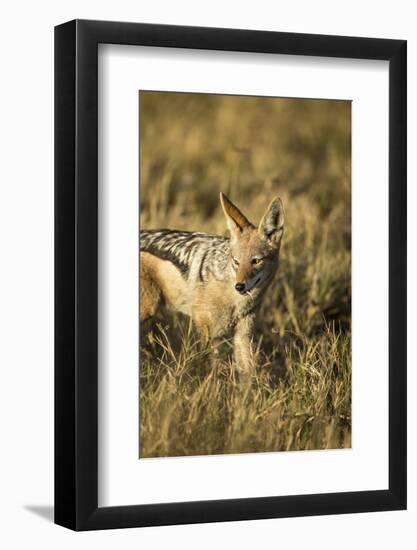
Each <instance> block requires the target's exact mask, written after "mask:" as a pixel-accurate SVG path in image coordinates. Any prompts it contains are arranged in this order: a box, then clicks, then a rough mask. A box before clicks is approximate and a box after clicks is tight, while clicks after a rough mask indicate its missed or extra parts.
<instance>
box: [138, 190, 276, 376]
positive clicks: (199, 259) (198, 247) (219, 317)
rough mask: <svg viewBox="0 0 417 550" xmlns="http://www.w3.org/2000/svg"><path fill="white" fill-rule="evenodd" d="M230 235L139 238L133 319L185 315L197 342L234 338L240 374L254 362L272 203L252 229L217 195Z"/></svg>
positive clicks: (268, 273)
mask: <svg viewBox="0 0 417 550" xmlns="http://www.w3.org/2000/svg"><path fill="white" fill-rule="evenodd" d="M220 202H221V205H222V207H223V211H224V214H225V216H226V220H227V225H228V228H229V231H230V238H227V237H220V236H217V235H209V234H207V233H194V232H187V231H174V230H170V229H161V230H143V231H141V234H140V320H141V321H146V320H147V319H150V318H151V317H152V316H153V315H155V313H156V312H157V311H158V309H159V308H160V307H161V306H168V307H169V308H171V309H173V310H175V311H180V312H182V313H184V314H186V315H188V316H190V317H191V319H192V320H193V322H194V324H195V326H196V328H197V330H198V332H199V334H200V337H201V340H202V342H204V343H205V344H207V343H209V342H210V341H211V340H215V339H220V338H224V337H225V336H228V335H230V334H233V335H234V342H233V344H234V356H235V361H236V365H237V367H238V368H239V369H240V370H243V371H246V372H247V371H248V370H249V369H250V368H251V366H252V365H253V364H254V361H255V349H256V347H255V345H254V320H255V317H256V314H257V312H258V310H259V306H260V303H261V300H262V297H263V295H264V293H265V290H266V289H267V287H268V286H269V284H270V282H271V280H272V278H273V276H274V274H275V273H276V272H277V269H278V261H279V251H280V246H281V239H282V236H283V232H284V212H283V207H282V202H281V200H280V199H278V198H276V199H274V200H273V201H272V202H271V204H270V205H269V207H268V209H267V211H266V212H265V214H264V216H263V218H262V220H261V222H260V223H259V227H255V226H254V225H253V224H252V223H251V222H250V221H249V220H248V219H247V218H246V217H245V216H244V215H243V214H242V212H241V211H240V210H239V209H238V208H237V207H236V206H235V205H234V204H233V203H232V202H231V201H230V200H229V199H228V198H227V197H226V195H224V194H223V193H220Z"/></svg>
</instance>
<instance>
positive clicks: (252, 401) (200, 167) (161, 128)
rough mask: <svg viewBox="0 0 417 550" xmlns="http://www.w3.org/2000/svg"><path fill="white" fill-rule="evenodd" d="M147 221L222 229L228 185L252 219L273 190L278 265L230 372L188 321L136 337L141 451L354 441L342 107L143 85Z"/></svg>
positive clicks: (225, 358) (175, 320)
mask: <svg viewBox="0 0 417 550" xmlns="http://www.w3.org/2000/svg"><path fill="white" fill-rule="evenodd" d="M140 103H141V111H140V112H141V151H140V153H141V165H140V166H141V220H140V226H141V228H158V227H170V228H173V229H187V230H198V231H206V232H213V233H217V234H224V233H225V221H224V218H223V215H222V212H221V209H220V206H219V202H218V193H219V191H220V190H222V191H224V192H226V193H227V194H228V195H229V196H230V197H231V198H232V200H234V201H235V202H236V203H237V204H238V205H239V206H240V207H241V208H242V210H243V211H244V212H245V213H246V214H247V215H248V217H249V218H250V219H251V220H252V221H253V222H255V223H256V222H257V221H258V220H259V218H260V216H261V214H262V212H263V210H264V209H265V208H266V206H267V204H268V203H269V201H270V199H271V198H272V197H273V196H275V195H279V196H281V198H282V199H283V202H284V207H285V212H286V229H285V231H286V232H285V235H284V241H283V246H282V251H281V266H280V271H279V273H278V276H277V278H276V280H275V282H274V283H273V284H272V285H271V288H270V289H269V291H268V293H267V296H266V299H265V301H264V304H263V306H262V310H261V314H260V316H259V326H258V332H259V335H260V337H261V340H262V350H263V352H262V362H261V364H260V365H259V368H258V369H257V372H256V373H255V374H254V376H253V377H252V379H251V381H250V382H242V381H239V380H238V379H237V375H236V371H235V368H234V365H233V363H232V360H231V357H230V351H231V345H230V342H227V341H225V342H224V343H223V344H222V345H221V347H220V350H219V351H220V356H219V360H218V361H217V364H216V366H215V367H209V361H208V358H207V353H206V352H204V351H202V350H201V348H200V346H199V343H198V340H197V338H196V335H195V333H194V332H193V330H192V326H191V323H190V322H189V320H188V319H186V318H184V317H181V316H179V315H168V316H165V317H163V318H162V317H161V318H159V319H158V320H157V321H156V322H155V324H154V325H153V327H152V328H151V330H150V332H148V333H146V334H145V333H143V334H142V335H141V336H142V338H141V342H142V344H141V354H140V456H141V457H154V456H180V455H200V454H219V453H240V452H259V451H282V450H302V449H324V448H342V447H349V446H350V441H351V319H350V300H351V287H350V262H351V250H350V236H351V228H350V189H351V188H350V103H348V102H342V101H337V102H336V101H317V100H288V99H265V98H263V99H261V98H247V97H239V98H236V97H227V96H206V95H194V94H167V93H163V94H158V93H151V92H146V93H143V92H142V93H141V98H140Z"/></svg>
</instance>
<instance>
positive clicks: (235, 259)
mask: <svg viewBox="0 0 417 550" xmlns="http://www.w3.org/2000/svg"><path fill="white" fill-rule="evenodd" d="M232 262H233V265H235V266H236V267H237V266H238V265H239V260H238V259H237V258H235V257H233V258H232Z"/></svg>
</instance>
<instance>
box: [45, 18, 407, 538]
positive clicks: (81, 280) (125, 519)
mask: <svg viewBox="0 0 417 550" xmlns="http://www.w3.org/2000/svg"><path fill="white" fill-rule="evenodd" d="M109 43H111V44H123V45H143V46H160V47H169V48H193V49H203V50H213V51H214V50H228V51H240V52H259V53H270V54H290V55H304V56H306V55H307V56H321V57H337V58H355V59H374V60H387V61H388V62H389V488H388V489H387V490H377V491H358V492H348V493H334V494H306V495H296V496H271V497H263V498H244V499H233V500H217V501H200V502H182V503H169V504H152V505H137V506H118V507H98V498H97V494H98V474H97V472H98V468H97V464H98V448H97V434H98V409H97V404H98V392H97V387H98V352H97V334H98V330H97V325H98V317H97V307H98V291H97V276H98V260H97V258H98V251H97V246H98V219H97V218H98V211H97V210H98V151H97V146H98V131H97V128H98V108H97V106H98V75H97V73H98V64H97V63H98V62H97V53H98V44H109ZM406 47H407V43H406V41H404V40H386V39H374V38H354V37H342V36H321V35H309V34H292V33H280V32H264V31H261V32H260V31H248V30H236V29H219V28H197V27H180V26H165V25H148V24H142V23H118V22H106V21H84V20H74V21H70V22H68V23H64V24H62V25H59V26H57V27H56V28H55V522H56V523H57V524H59V525H63V526H65V527H68V528H70V529H74V530H91V529H108V528H123V527H140V526H152V525H170V524H183V523H200V522H215V521H236V520H249V519H261V518H280V517H289V516H309V515H323V514H341V513H352V512H371V511H386V510H402V509H405V508H406V113H407V107H406V55H407V54H406Z"/></svg>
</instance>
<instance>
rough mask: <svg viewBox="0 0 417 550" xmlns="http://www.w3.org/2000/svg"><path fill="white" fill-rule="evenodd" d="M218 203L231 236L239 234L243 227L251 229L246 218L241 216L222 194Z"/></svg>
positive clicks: (237, 209)
mask: <svg viewBox="0 0 417 550" xmlns="http://www.w3.org/2000/svg"><path fill="white" fill-rule="evenodd" d="M220 202H221V204H222V208H223V212H224V215H225V216H226V220H227V226H228V228H229V230H230V232H231V233H232V234H233V233H236V232H237V233H241V232H242V231H243V229H244V228H245V227H253V225H252V224H251V223H250V221H249V220H248V219H247V218H246V216H244V215H243V214H242V212H241V211H240V210H239V208H237V206H235V205H234V204H233V203H232V201H231V200H230V199H228V198H227V197H226V195H225V194H224V193H220Z"/></svg>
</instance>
